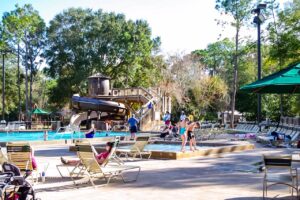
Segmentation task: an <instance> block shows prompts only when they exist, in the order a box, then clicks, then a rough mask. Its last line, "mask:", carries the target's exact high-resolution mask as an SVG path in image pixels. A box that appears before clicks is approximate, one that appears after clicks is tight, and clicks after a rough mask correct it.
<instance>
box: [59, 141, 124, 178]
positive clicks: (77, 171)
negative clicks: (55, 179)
mask: <svg viewBox="0 0 300 200" xmlns="http://www.w3.org/2000/svg"><path fill="white" fill-rule="evenodd" d="M78 142H80V144H82V145H83V144H86V145H91V144H90V142H89V140H88V139H81V140H80V141H78ZM119 142H120V137H119V136H117V137H115V140H114V145H115V147H118V146H119ZM94 153H95V155H97V154H98V153H97V152H96V151H94ZM109 161H110V163H113V162H115V163H117V164H119V165H122V164H124V162H123V161H122V160H121V159H120V158H119V157H118V156H117V155H116V153H115V150H114V151H112V152H111V155H110V157H109ZM63 168H65V169H66V170H67V171H68V174H69V175H70V177H78V176H80V175H82V173H83V172H84V170H85V167H84V165H82V164H81V163H80V164H77V165H74V164H63V163H62V164H58V165H56V169H57V171H58V173H59V174H60V176H61V177H62V178H64V177H65V176H64V175H63V173H62V169H63Z"/></svg>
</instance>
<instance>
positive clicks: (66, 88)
mask: <svg viewBox="0 0 300 200" xmlns="http://www.w3.org/2000/svg"><path fill="white" fill-rule="evenodd" d="M47 36H48V49H47V51H46V57H47V61H48V63H49V66H50V67H49V68H48V69H47V74H48V75H49V76H50V77H52V78H56V79H57V88H53V91H52V95H53V97H50V99H51V100H53V101H55V102H61V103H66V102H67V101H68V100H69V98H70V97H71V96H72V94H74V93H81V94H84V93H85V92H86V87H85V85H86V84H85V82H86V80H87V77H88V76H90V75H92V74H93V73H96V72H100V73H103V74H105V75H108V76H110V77H111V78H112V79H114V80H115V82H114V85H116V86H123V87H124V86H131V85H135V86H139V85H142V86H149V85H151V84H152V80H151V78H148V77H149V75H150V74H156V73H157V72H156V70H157V68H156V65H155V62H153V58H152V55H151V53H152V52H153V51H154V50H156V49H157V48H158V47H159V44H160V40H159V38H155V39H151V29H150V27H149V25H148V23H147V22H146V21H143V20H137V21H132V20H126V19H125V16H124V15H122V14H115V13H105V12H103V11H102V10H98V11H92V10H91V9H81V8H78V9H77V8H70V9H68V10H65V11H64V12H62V13H60V14H58V15H56V16H55V18H54V19H53V20H52V21H50V27H49V29H48V33H47ZM140 77H142V79H140ZM54 96H55V97H54ZM54 98H58V99H59V101H56V99H54ZM58 99H57V100H58Z"/></svg>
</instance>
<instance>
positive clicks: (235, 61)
mask: <svg viewBox="0 0 300 200" xmlns="http://www.w3.org/2000/svg"><path fill="white" fill-rule="evenodd" d="M238 50H239V27H237V28H236V35H235V55H234V69H233V85H232V89H233V90H232V96H231V118H230V126H231V128H234V111H235V97H236V91H237V79H238Z"/></svg>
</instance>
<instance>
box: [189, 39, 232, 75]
mask: <svg viewBox="0 0 300 200" xmlns="http://www.w3.org/2000/svg"><path fill="white" fill-rule="evenodd" d="M233 51H234V43H232V42H231V41H230V40H229V39H228V38H225V39H223V40H221V41H217V42H215V43H210V44H208V45H207V47H206V48H205V49H199V50H195V51H193V52H192V54H194V55H196V56H198V57H199V61H200V62H201V63H203V65H204V66H205V68H206V69H207V70H209V71H210V74H211V75H214V74H221V73H222V72H224V70H225V69H226V68H228V65H231V60H232V54H233Z"/></svg>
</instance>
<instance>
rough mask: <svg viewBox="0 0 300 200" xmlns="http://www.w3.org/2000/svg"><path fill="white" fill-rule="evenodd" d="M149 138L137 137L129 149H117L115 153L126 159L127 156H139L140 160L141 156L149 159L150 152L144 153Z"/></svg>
mask: <svg viewBox="0 0 300 200" xmlns="http://www.w3.org/2000/svg"><path fill="white" fill-rule="evenodd" d="M149 139H150V137H149V136H142V137H137V138H136V141H135V143H134V144H133V145H132V146H131V147H130V148H129V149H124V148H123V149H122V148H118V149H117V152H118V153H119V156H120V157H121V156H123V155H124V156H125V157H126V158H127V159H128V156H129V155H132V157H133V158H135V157H136V156H139V157H140V158H141V159H142V158H143V155H148V159H149V158H150V157H151V151H145V150H144V149H145V147H146V145H147V144H148V143H149Z"/></svg>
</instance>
